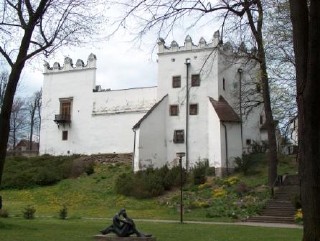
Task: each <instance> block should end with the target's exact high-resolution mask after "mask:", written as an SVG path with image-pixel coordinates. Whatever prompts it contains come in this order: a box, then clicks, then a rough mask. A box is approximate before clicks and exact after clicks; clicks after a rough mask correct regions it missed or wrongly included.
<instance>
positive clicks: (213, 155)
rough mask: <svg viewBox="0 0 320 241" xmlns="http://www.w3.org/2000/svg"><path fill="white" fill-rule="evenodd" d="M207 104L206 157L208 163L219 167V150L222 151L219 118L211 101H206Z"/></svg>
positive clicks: (220, 164)
mask: <svg viewBox="0 0 320 241" xmlns="http://www.w3.org/2000/svg"><path fill="white" fill-rule="evenodd" d="M207 105H208V157H209V165H210V166H212V167H221V166H222V163H221V161H222V160H221V152H222V143H221V141H220V140H221V139H220V136H221V128H220V120H219V117H218V115H217V113H216V112H215V110H214V108H213V106H212V104H211V102H210V101H209V98H208V101H207Z"/></svg>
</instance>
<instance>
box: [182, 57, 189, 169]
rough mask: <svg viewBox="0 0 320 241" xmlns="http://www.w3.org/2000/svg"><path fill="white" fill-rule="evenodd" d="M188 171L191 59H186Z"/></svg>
mask: <svg viewBox="0 0 320 241" xmlns="http://www.w3.org/2000/svg"><path fill="white" fill-rule="evenodd" d="M184 64H185V65H186V153H185V155H186V170H187V171H188V170H189V69H190V64H191V59H190V58H186V62H185V63H184Z"/></svg>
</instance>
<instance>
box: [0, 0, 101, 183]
mask: <svg viewBox="0 0 320 241" xmlns="http://www.w3.org/2000/svg"><path fill="white" fill-rule="evenodd" d="M100 2H102V0H100V1H99V0H92V1H86V0H68V1H64V0H38V1H36V0H16V1H10V0H3V1H1V2H0V13H1V14H0V16H1V20H0V34H1V38H0V54H1V56H2V57H3V59H5V60H6V62H7V63H8V65H9V67H10V68H11V69H10V71H9V78H8V84H7V87H6V90H5V95H4V99H3V105H2V108H1V113H0V135H1V138H0V185H1V179H2V173H3V168H4V163H5V157H6V147H7V141H8V137H9V130H10V114H11V109H12V103H13V99H14V95H15V93H16V89H17V85H18V82H19V79H20V75H21V72H22V70H23V69H24V66H25V64H26V62H27V61H28V60H30V59H33V58H34V57H35V56H37V55H38V54H40V53H43V54H44V55H45V56H48V55H49V54H51V53H52V52H54V51H55V50H57V49H58V48H59V47H61V46H63V45H77V44H80V43H83V42H84V41H86V40H88V38H92V36H93V34H94V33H95V32H96V31H98V30H99V28H98V25H99V24H100V23H101V21H102V20H103V19H102V14H103V6H101V7H98V4H99V3H100Z"/></svg>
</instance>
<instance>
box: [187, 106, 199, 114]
mask: <svg viewBox="0 0 320 241" xmlns="http://www.w3.org/2000/svg"><path fill="white" fill-rule="evenodd" d="M189 115H198V104H190V106H189Z"/></svg>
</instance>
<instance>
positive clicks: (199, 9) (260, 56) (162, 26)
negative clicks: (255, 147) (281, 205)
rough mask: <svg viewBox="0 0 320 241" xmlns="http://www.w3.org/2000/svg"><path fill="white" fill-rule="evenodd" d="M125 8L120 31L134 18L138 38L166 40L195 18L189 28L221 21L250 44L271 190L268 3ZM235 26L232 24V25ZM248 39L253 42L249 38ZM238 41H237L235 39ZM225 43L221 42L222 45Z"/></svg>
mask: <svg viewBox="0 0 320 241" xmlns="http://www.w3.org/2000/svg"><path fill="white" fill-rule="evenodd" d="M123 2H124V3H122V4H123V5H124V6H125V7H126V8H125V9H126V10H127V11H126V13H125V16H124V17H122V18H121V20H120V22H118V28H120V27H122V26H124V27H127V25H128V24H130V22H131V21H130V18H131V17H134V18H135V19H137V20H138V21H139V24H141V26H142V27H141V28H139V31H138V36H142V35H144V34H145V33H146V32H148V31H149V30H150V29H152V28H156V27H157V29H158V32H159V35H164V36H167V35H168V34H169V33H170V32H171V31H172V30H173V29H174V28H175V26H177V25H178V24H179V23H181V22H183V21H185V20H186V19H187V18H188V17H191V18H192V20H193V21H192V23H191V24H190V27H194V26H196V25H197V24H198V23H202V24H204V22H203V21H202V20H203V19H207V20H206V21H207V23H208V22H213V21H214V20H215V18H216V17H217V16H219V17H220V19H222V25H221V30H222V31H221V32H222V37H223V36H224V32H225V31H226V30H228V31H229V32H234V31H237V32H238V34H233V36H232V37H235V36H236V38H238V39H239V40H240V41H245V42H246V43H249V44H251V47H253V48H255V49H256V51H253V52H251V53H254V54H251V56H250V57H251V58H253V59H255V60H256V61H257V62H258V63H259V73H260V76H259V77H260V84H261V92H262V97H263V104H264V112H265V115H266V123H265V124H266V128H267V132H268V146H269V152H268V166H269V169H268V170H269V171H268V181H269V185H270V186H272V185H273V184H274V182H275V180H276V178H277V143H276V135H275V121H274V119H273V114H272V109H271V98H270V86H269V77H268V71H267V60H266V50H265V42H264V35H263V23H264V12H265V7H267V6H266V1H263V0H219V1H215V2H212V1H206V0H191V1H180V0H174V1H169V0H144V1H142V0H141V1H140V0H139V1H123ZM231 23H232V24H231ZM118 28H117V29H118ZM247 36H249V37H250V38H247ZM236 38H235V39H236ZM222 40H223V39H221V41H222Z"/></svg>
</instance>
